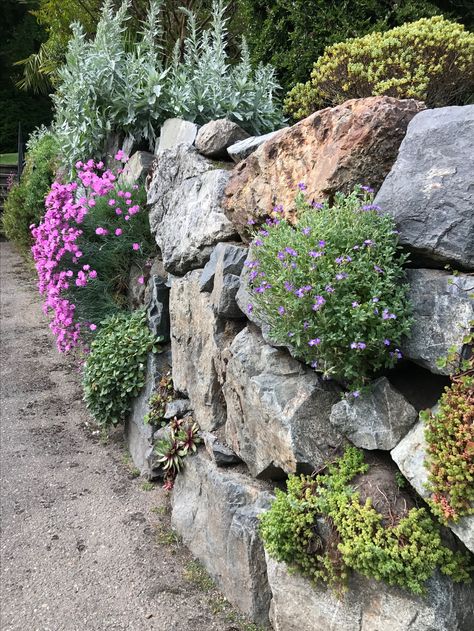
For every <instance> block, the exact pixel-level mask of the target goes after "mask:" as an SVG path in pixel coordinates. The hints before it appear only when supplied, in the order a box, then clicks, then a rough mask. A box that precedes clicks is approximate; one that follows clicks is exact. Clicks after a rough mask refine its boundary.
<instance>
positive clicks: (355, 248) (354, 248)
mask: <svg viewBox="0 0 474 631" xmlns="http://www.w3.org/2000/svg"><path fill="white" fill-rule="evenodd" d="M352 249H353V250H360V246H358V245H355V246H354V247H353V248H352Z"/></svg>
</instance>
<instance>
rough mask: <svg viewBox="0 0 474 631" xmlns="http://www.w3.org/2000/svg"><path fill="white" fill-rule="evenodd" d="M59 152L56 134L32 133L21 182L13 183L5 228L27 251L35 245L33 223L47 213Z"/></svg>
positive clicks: (5, 218) (40, 130) (5, 214)
mask: <svg viewBox="0 0 474 631" xmlns="http://www.w3.org/2000/svg"><path fill="white" fill-rule="evenodd" d="M58 153H59V144H58V140H57V138H56V136H55V135H54V134H51V133H50V132H48V131H46V130H45V129H44V128H42V129H39V130H38V131H37V132H36V133H34V134H32V136H31V137H30V141H29V143H28V151H27V154H26V165H25V168H24V170H23V173H22V175H21V178H20V181H19V182H18V183H16V184H14V185H13V187H12V188H11V189H10V191H9V193H8V197H7V199H6V200H5V207H4V210H3V213H2V229H3V231H4V232H5V235H6V237H7V238H8V239H10V240H11V241H13V243H15V245H16V246H17V247H18V248H19V249H20V250H21V251H22V252H23V253H26V252H28V251H29V249H30V247H31V232H30V225H31V224H32V223H36V222H38V221H40V219H41V218H42V216H43V215H44V212H45V210H44V203H45V197H46V195H47V193H48V191H49V189H50V187H51V183H52V181H53V179H54V176H55V172H56V168H57V166H58V157H57V156H58Z"/></svg>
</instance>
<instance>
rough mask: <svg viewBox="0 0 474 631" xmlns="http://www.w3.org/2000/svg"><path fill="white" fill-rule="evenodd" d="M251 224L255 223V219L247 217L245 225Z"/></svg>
mask: <svg viewBox="0 0 474 631" xmlns="http://www.w3.org/2000/svg"><path fill="white" fill-rule="evenodd" d="M253 225H255V219H249V220H248V221H247V226H253Z"/></svg>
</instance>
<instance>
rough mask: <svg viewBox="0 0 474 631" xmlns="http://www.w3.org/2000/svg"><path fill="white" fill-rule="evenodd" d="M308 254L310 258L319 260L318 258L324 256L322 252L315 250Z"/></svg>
mask: <svg viewBox="0 0 474 631" xmlns="http://www.w3.org/2000/svg"><path fill="white" fill-rule="evenodd" d="M308 254H309V256H312V257H313V258H314V259H317V258H318V257H320V256H322V255H323V253H322V252H315V251H314V250H311V252H308Z"/></svg>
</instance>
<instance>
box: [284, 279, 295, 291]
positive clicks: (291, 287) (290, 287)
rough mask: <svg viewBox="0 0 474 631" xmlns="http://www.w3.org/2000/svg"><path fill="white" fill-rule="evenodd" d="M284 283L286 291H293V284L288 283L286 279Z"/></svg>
mask: <svg viewBox="0 0 474 631" xmlns="http://www.w3.org/2000/svg"><path fill="white" fill-rule="evenodd" d="M284 285H285V289H286V291H293V289H294V287H293V285H292V284H291V283H289V282H288V281H287V280H285V283H284Z"/></svg>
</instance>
